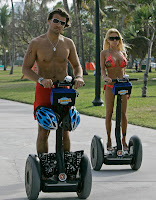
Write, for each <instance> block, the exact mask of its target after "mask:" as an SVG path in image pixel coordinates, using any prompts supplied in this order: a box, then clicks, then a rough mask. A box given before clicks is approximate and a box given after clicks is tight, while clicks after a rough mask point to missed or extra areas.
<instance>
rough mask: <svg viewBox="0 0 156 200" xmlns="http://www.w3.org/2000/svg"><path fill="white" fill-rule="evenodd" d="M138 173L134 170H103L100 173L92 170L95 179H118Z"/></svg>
mask: <svg viewBox="0 0 156 200" xmlns="http://www.w3.org/2000/svg"><path fill="white" fill-rule="evenodd" d="M135 172H136V171H134V170H132V169H110V170H109V169H102V170H100V171H94V170H92V175H93V177H101V176H102V177H116V176H121V175H126V174H133V173H135Z"/></svg>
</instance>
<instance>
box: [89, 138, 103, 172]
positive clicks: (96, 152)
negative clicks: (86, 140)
mask: <svg viewBox="0 0 156 200" xmlns="http://www.w3.org/2000/svg"><path fill="white" fill-rule="evenodd" d="M90 153H91V163H92V167H93V169H94V170H96V171H99V170H100V169H101V167H102V164H103V162H104V145H103V140H102V138H100V137H99V136H97V135H94V137H93V139H92V143H91V152H90Z"/></svg>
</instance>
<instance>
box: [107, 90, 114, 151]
mask: <svg viewBox="0 0 156 200" xmlns="http://www.w3.org/2000/svg"><path fill="white" fill-rule="evenodd" d="M114 98H115V96H114V95H113V93H112V88H110V87H108V86H107V87H106V90H105V104H106V131H107V137H108V141H107V148H108V149H111V148H112V140H111V127H112V114H113V108H114ZM109 147H110V148H109Z"/></svg>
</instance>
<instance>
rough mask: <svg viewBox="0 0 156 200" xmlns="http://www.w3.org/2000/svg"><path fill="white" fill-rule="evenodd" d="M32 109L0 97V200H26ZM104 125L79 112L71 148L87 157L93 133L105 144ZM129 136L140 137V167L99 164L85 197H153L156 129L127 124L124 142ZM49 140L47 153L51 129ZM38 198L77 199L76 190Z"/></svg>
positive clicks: (32, 134) (150, 199) (107, 199)
mask: <svg viewBox="0 0 156 200" xmlns="http://www.w3.org/2000/svg"><path fill="white" fill-rule="evenodd" d="M32 112H33V106H32V105H28V104H22V103H17V102H13V101H7V100H2V99H0V200H26V199H27V198H26V194H25V187H24V168H25V161H26V159H27V156H28V154H29V153H36V150H35V143H36V137H37V122H36V121H34V120H33V115H32ZM148 120H149V119H148ZM104 124H105V120H104V119H100V118H95V117H89V116H85V115H81V124H80V126H79V127H78V128H77V130H75V131H74V132H71V150H72V151H76V150H81V149H84V150H85V153H87V155H88V157H89V158H90V143H91V140H92V138H93V136H94V134H97V135H99V136H101V137H102V138H103V139H104V144H106V132H105V126H104ZM112 130H113V131H114V122H113V129H112ZM112 135H114V134H112ZM132 135H138V136H139V137H140V139H141V140H142V144H143V162H142V166H141V168H140V169H139V170H138V171H133V170H131V168H130V166H128V165H127V166H126V165H124V166H107V165H103V166H102V169H101V170H100V171H99V172H95V171H92V174H93V187H92V192H91V195H90V197H89V198H88V199H89V200H114V199H115V200H121V199H126V200H132V199H133V200H155V199H156V153H155V151H156V130H153V129H148V128H142V127H139V126H133V125H128V137H127V141H128V140H129V138H130V137H131V136H132ZM113 141H114V138H113ZM49 143H50V152H54V146H55V145H54V144H55V132H51V134H50V138H49ZM105 146H106V145H105ZM39 199H40V200H60V199H65V200H75V199H78V198H77V195H76V193H42V192H41V193H40V195H39Z"/></svg>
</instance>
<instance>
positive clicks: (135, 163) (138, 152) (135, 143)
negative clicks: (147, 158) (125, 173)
mask: <svg viewBox="0 0 156 200" xmlns="http://www.w3.org/2000/svg"><path fill="white" fill-rule="evenodd" d="M129 151H130V154H131V155H132V156H133V159H132V163H131V164H130V166H131V168H132V169H133V170H138V169H139V168H140V167H141V163H142V144H141V140H140V139H139V138H138V137H137V136H132V137H131V138H130V140H129Z"/></svg>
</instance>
